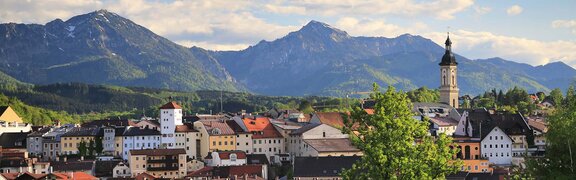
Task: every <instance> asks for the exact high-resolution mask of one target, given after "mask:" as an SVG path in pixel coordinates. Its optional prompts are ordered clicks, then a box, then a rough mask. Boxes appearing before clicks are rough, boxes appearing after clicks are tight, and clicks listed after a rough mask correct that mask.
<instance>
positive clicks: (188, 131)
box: [175, 123, 201, 159]
mask: <svg viewBox="0 0 576 180" xmlns="http://www.w3.org/2000/svg"><path fill="white" fill-rule="evenodd" d="M175 136H176V143H175V147H176V148H178V149H180V148H181V149H186V158H187V159H200V158H201V157H200V151H201V150H200V148H201V147H200V146H201V143H200V141H201V140H200V132H199V131H198V130H196V129H194V125H193V124H191V123H184V124H183V125H177V126H176V128H175Z"/></svg>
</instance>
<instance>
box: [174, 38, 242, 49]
mask: <svg viewBox="0 0 576 180" xmlns="http://www.w3.org/2000/svg"><path fill="white" fill-rule="evenodd" d="M176 43H178V44H180V45H182V46H185V47H193V46H197V47H201V48H204V49H209V50H216V51H226V50H242V49H246V48H248V47H249V46H250V44H214V43H211V42H206V41H188V40H182V41H176Z"/></svg>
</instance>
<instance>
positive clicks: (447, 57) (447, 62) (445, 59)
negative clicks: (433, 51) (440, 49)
mask: <svg viewBox="0 0 576 180" xmlns="http://www.w3.org/2000/svg"><path fill="white" fill-rule="evenodd" d="M444 44H445V45H446V52H444V56H442V61H441V62H440V64H439V65H440V66H451V65H454V66H455V65H458V63H457V62H456V58H455V57H454V54H452V41H450V33H448V38H446V42H445V43H444Z"/></svg>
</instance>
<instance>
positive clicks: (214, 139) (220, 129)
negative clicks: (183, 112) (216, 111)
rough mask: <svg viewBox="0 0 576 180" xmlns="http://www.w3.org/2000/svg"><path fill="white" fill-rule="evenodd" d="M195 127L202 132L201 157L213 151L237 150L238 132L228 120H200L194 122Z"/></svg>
mask: <svg viewBox="0 0 576 180" xmlns="http://www.w3.org/2000/svg"><path fill="white" fill-rule="evenodd" d="M194 128H195V129H196V130H198V131H199V132H200V144H201V148H200V151H201V153H200V154H201V155H202V156H201V157H206V156H207V155H208V152H212V151H232V150H236V134H235V133H234V130H232V128H230V126H228V124H227V123H226V120H224V119H221V120H200V121H196V122H194Z"/></svg>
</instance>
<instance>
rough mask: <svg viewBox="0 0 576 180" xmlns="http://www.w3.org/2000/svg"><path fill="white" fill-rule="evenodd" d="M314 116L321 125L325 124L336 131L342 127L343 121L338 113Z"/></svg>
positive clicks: (321, 113)
mask: <svg viewBox="0 0 576 180" xmlns="http://www.w3.org/2000/svg"><path fill="white" fill-rule="evenodd" d="M316 116H317V117H318V119H319V120H320V122H321V123H322V124H327V125H330V126H332V127H335V128H338V129H340V128H342V127H344V119H343V118H342V115H341V114H340V112H317V113H316Z"/></svg>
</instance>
